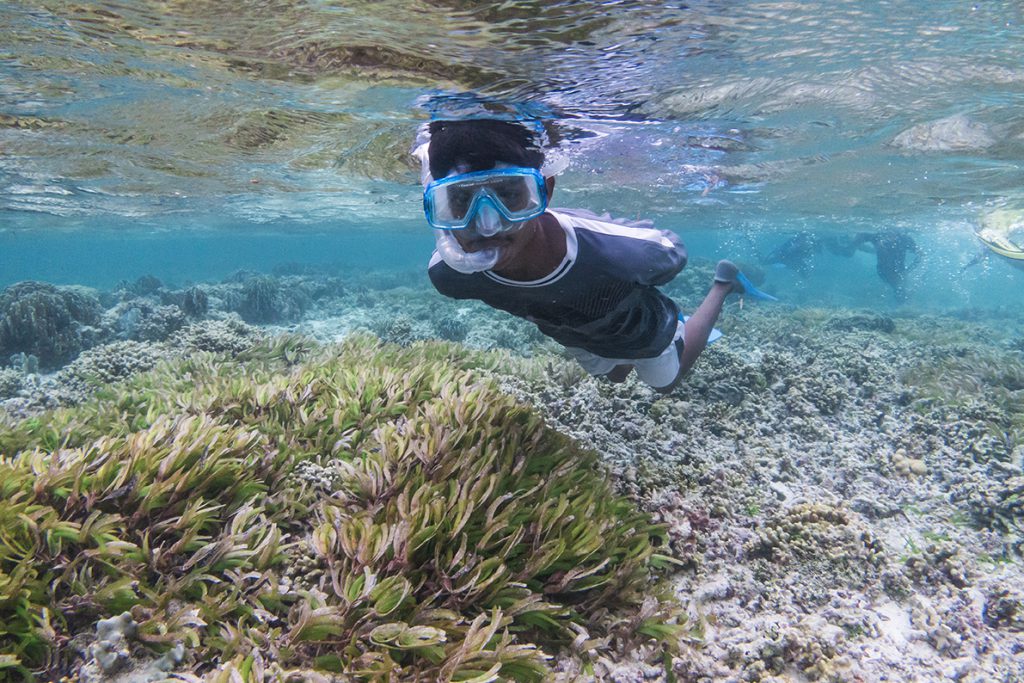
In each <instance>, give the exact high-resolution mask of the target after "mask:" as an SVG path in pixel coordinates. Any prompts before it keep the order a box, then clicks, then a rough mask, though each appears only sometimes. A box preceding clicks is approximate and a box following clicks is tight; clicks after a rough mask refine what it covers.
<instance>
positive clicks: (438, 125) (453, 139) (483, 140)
mask: <svg viewBox="0 0 1024 683" xmlns="http://www.w3.org/2000/svg"><path fill="white" fill-rule="evenodd" d="M429 155H430V175H432V176H433V177H434V178H438V179H439V178H444V177H445V176H447V175H448V174H449V173H451V171H452V169H453V168H455V166H456V165H458V164H467V165H468V166H469V170H470V171H487V170H490V169H492V168H494V166H495V164H497V163H499V162H504V163H506V164H512V165H513V166H525V167H528V168H538V169H539V168H540V167H541V165H542V164H543V163H544V152H543V151H542V150H541V149H540V146H539V145H538V143H537V135H536V134H535V133H534V132H533V131H532V130H530V129H529V128H527V127H526V126H524V125H522V124H520V123H516V122H513V121H503V120H499V119H470V120H465V121H433V122H431V124H430V147H429Z"/></svg>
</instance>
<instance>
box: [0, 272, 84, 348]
mask: <svg viewBox="0 0 1024 683" xmlns="http://www.w3.org/2000/svg"><path fill="white" fill-rule="evenodd" d="M100 312H101V308H100V303H99V300H98V299H97V298H96V297H95V296H93V295H91V294H89V293H87V292H85V291H82V290H80V289H77V288H70V287H56V286H54V285H51V284H47V283H45V282H33V281H25V282H18V283H15V284H13V285H11V286H10V287H8V288H7V289H5V290H3V292H0V357H7V356H10V355H13V354H16V353H25V354H30V355H33V356H36V357H37V358H38V359H39V362H40V364H41V365H42V367H44V368H53V367H59V366H61V365H63V364H64V363H66V362H67V361H69V360H71V359H73V358H74V357H75V356H77V355H78V353H79V351H81V350H82V349H83V348H84V347H85V346H87V345H88V341H89V340H88V336H87V335H86V334H84V332H85V328H86V327H91V326H95V325H97V324H99V321H100Z"/></svg>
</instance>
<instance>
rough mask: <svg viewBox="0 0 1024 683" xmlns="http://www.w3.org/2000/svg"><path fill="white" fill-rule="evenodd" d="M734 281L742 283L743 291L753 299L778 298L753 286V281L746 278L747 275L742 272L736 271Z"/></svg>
mask: <svg viewBox="0 0 1024 683" xmlns="http://www.w3.org/2000/svg"><path fill="white" fill-rule="evenodd" d="M736 282H738V283H740V284H741V285H743V293H744V294H746V295H747V296H750V297H751V298H754V299H760V300H761V301H778V299H777V298H776V297H774V296H772V295H771V294H765V293H764V292H762V291H761V290H760V289H758V288H757V287H755V286H754V283H753V282H751V281H750V280H748V279H747V276H746V275H744V274H743V273H742V272H740V273H736Z"/></svg>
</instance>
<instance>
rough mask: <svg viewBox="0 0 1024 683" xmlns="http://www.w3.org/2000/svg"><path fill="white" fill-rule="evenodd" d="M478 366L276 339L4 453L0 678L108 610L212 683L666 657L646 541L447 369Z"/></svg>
mask: <svg viewBox="0 0 1024 683" xmlns="http://www.w3.org/2000/svg"><path fill="white" fill-rule="evenodd" d="M498 362H500V356H497V355H491V354H484V353H479V352H469V351H466V350H465V349H462V348H461V347H458V346H456V345H451V344H444V343H429V344H416V345H414V346H412V347H410V348H406V349H402V348H398V347H395V346H390V345H387V346H382V345H380V344H379V343H377V342H376V341H374V340H372V339H370V338H368V337H352V338H350V339H349V340H348V341H346V342H345V343H344V344H342V345H340V346H338V347H330V348H319V347H316V346H314V345H313V344H311V343H310V342H307V341H304V340H301V339H297V338H284V339H279V340H277V341H273V342H269V343H267V344H265V345H263V346H260V347H258V348H257V349H255V350H253V351H251V352H247V353H243V354H241V355H239V356H236V358H235V359H233V360H232V359H228V358H226V357H220V356H214V355H208V354H207V355H202V354H201V355H197V356H194V357H192V358H190V359H188V360H184V361H180V362H177V363H175V364H168V365H163V366H160V367H158V368H157V369H155V370H154V371H152V372H149V373H146V374H144V375H141V376H139V377H137V378H136V379H135V380H133V381H132V382H130V383H129V384H127V385H123V386H121V387H116V388H112V389H109V390H107V391H105V392H104V393H103V394H101V395H100V396H98V397H97V398H96V399H95V400H93V401H91V402H89V403H87V404H85V405H82V406H79V407H77V408H75V409H68V410H61V411H57V412H55V413H52V414H49V415H46V416H44V417H42V418H37V419H33V420H28V421H24V422H21V423H19V424H16V425H14V426H10V427H7V428H4V429H2V430H0V453H2V455H3V461H2V462H0V677H2V676H3V674H4V672H5V671H7V672H15V674H17V673H18V672H21V673H22V674H28V672H33V675H36V676H40V677H41V676H59V675H61V674H63V673H66V672H67V671H69V670H70V667H71V665H72V661H71V658H72V656H73V654H74V653H73V652H72V650H71V648H70V647H68V640H69V638H70V637H71V636H73V635H74V634H76V633H80V632H90V631H91V629H92V627H93V625H94V624H95V622H96V620H97V619H100V618H104V617H108V616H111V615H114V614H118V613H120V612H121V611H124V610H129V611H130V612H131V614H132V616H133V617H134V619H135V620H136V621H137V622H138V623H139V625H140V626H139V634H140V635H139V637H140V640H141V641H142V642H143V643H145V644H147V645H149V646H150V647H151V648H152V649H154V650H163V649H166V648H168V647H170V646H171V645H173V644H174V643H176V642H183V643H185V644H186V646H187V648H188V651H189V653H190V655H189V656H190V658H191V660H190V661H191V663H192V667H193V669H194V670H196V671H198V672H199V673H202V674H205V675H207V676H208V678H209V680H228V679H230V678H232V676H234V675H235V674H238V675H239V676H241V679H242V680H245V681H259V680H283V678H284V676H285V675H286V672H288V671H290V670H296V669H298V670H311V669H319V670H321V671H324V672H337V673H341V674H344V675H346V676H347V677H348V678H351V679H356V680H384V679H387V680H461V681H465V680H474V681H487V680H496V679H498V678H499V677H500V678H501V679H504V680H520V681H539V680H543V679H545V678H546V677H548V676H549V675H550V660H551V655H552V654H553V653H555V651H556V650H557V648H560V647H563V646H564V647H566V648H567V649H566V651H567V652H569V653H570V655H569V656H574V657H579V658H583V659H586V658H587V657H591V656H594V655H596V654H601V653H607V652H610V651H611V650H612V649H613V648H614V647H615V646H616V645H621V644H622V643H623V642H627V643H630V644H635V643H636V642H638V641H644V640H647V641H652V642H656V643H659V642H660V643H662V644H663V645H666V646H669V647H671V646H673V645H674V644H675V643H676V642H677V641H678V639H679V637H680V636H682V635H684V634H685V630H684V625H683V620H682V619H681V618H680V617H679V612H678V606H677V605H676V604H675V603H674V602H673V601H672V600H671V598H670V597H668V593H667V592H665V591H664V589H662V588H660V587H659V584H658V581H657V577H656V574H657V572H658V570H659V569H660V568H663V567H665V566H666V565H668V564H669V563H670V562H671V559H670V558H668V557H665V556H663V555H660V554H659V548H664V547H666V541H667V539H666V533H665V530H664V528H663V527H662V526H660V525H657V524H654V523H652V521H651V519H650V518H649V516H648V515H647V514H645V513H642V512H640V511H638V510H637V509H636V507H635V506H634V505H633V504H632V503H630V502H629V501H627V500H626V499H624V498H622V497H620V496H617V495H615V494H614V493H613V491H612V489H611V488H610V485H609V483H608V481H607V480H606V478H605V477H604V475H602V474H601V473H600V468H599V463H598V460H597V456H596V455H595V454H594V453H592V452H588V451H584V450H582V449H580V448H578V447H577V446H576V445H575V444H574V443H572V442H571V441H570V440H568V439H567V438H565V437H562V436H561V435H559V434H557V433H556V432H554V431H552V430H550V429H548V428H547V427H545V426H544V424H543V421H542V420H541V419H540V417H538V416H537V415H536V414H534V413H533V412H532V411H531V410H530V409H529V408H527V407H524V406H522V405H517V404H516V403H515V402H514V401H513V400H512V399H511V398H509V397H508V396H506V395H504V394H502V393H500V392H499V391H498V390H497V389H496V387H495V386H493V384H492V383H490V382H488V381H486V380H484V379H481V377H480V376H479V374H477V373H474V372H473V371H471V370H467V368H481V367H487V366H488V365H493V364H495V363H498ZM570 644H571V645H572V646H573V647H569V646H570Z"/></svg>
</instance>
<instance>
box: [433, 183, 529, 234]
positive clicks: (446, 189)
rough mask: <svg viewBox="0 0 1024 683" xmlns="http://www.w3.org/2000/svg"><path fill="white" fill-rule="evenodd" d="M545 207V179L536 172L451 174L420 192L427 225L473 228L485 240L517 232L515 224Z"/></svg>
mask: <svg viewBox="0 0 1024 683" xmlns="http://www.w3.org/2000/svg"><path fill="white" fill-rule="evenodd" d="M547 206H548V193H547V187H546V186H545V185H544V176H543V175H541V173H540V171H538V170H537V169H535V168H525V167H511V168H497V169H492V170H489V171H475V172H473V173H459V174H453V175H450V176H448V177H447V178H442V179H441V180H435V181H433V182H431V183H430V184H428V185H427V187H426V189H425V190H424V191H423V212H424V213H425V214H426V216H427V222H428V223H430V225H432V226H433V227H435V228H437V229H439V230H462V229H465V228H468V227H470V226H474V227H475V228H476V230H477V232H479V233H481V234H482V235H484V236H488V237H489V236H493V235H495V234H498V233H500V232H507V231H510V230H512V229H518V228H519V227H520V226H519V225H518V224H520V223H522V222H524V221H528V220H530V219H531V218H536V217H537V216H539V215H541V214H542V213H544V210H545V209H547ZM474 223H475V225H474Z"/></svg>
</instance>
